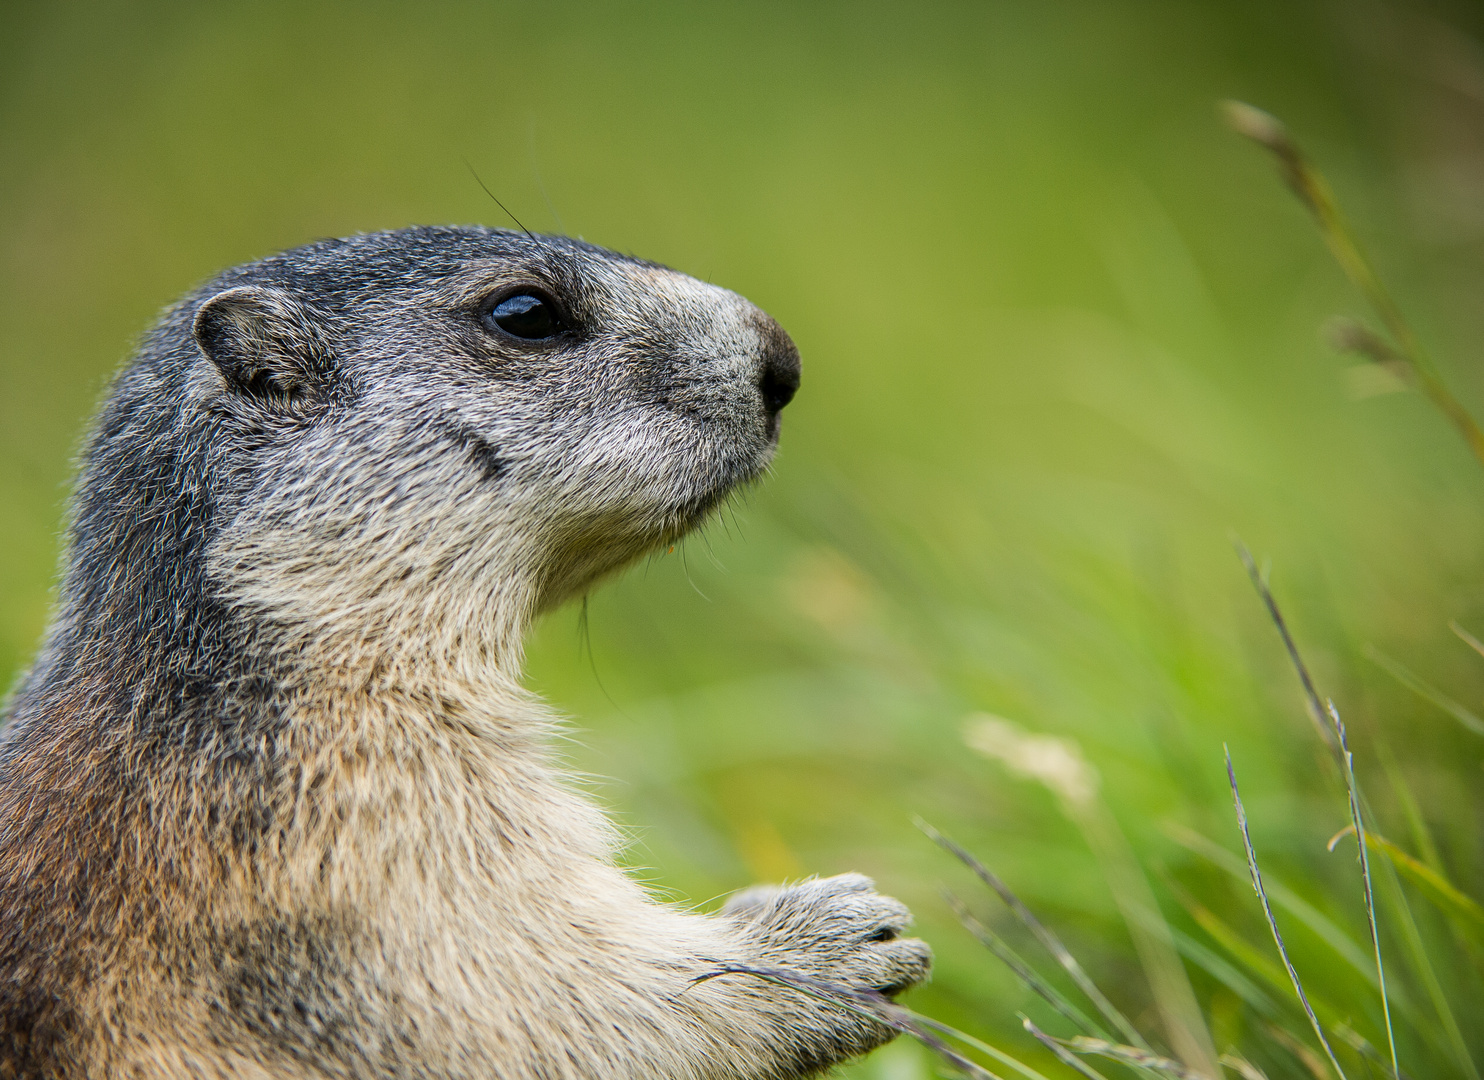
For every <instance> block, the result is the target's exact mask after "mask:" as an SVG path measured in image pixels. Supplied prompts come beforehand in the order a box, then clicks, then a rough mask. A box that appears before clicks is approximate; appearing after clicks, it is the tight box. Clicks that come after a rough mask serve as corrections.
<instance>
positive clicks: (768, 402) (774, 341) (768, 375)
mask: <svg viewBox="0 0 1484 1080" xmlns="http://www.w3.org/2000/svg"><path fill="white" fill-rule="evenodd" d="M764 318H765V323H764V325H763V327H762V328H761V331H762V333H761V336H762V339H763V357H762V359H763V363H762V369H761V370H760V371H759V372H758V379H757V388H758V391H759V392H760V393H761V394H762V395H763V407H764V408H765V409H767V410H768V415H769V416H777V415H778V413H779V412H781V411H782V409H783V407H784V406H785V405H787V404H788V403H789V402H790V401H792V400H793V399H794V395H795V394H796V393H798V391H799V350H798V349H797V348H796V347H795V346H794V343H793V339H792V338H791V337H789V336H788V334H787V333H785V332H784V329H783V327H781V326H779V325H778V324H777V323H776V322H774V321H773V320H772V319H767V318H766V316H765V317H764Z"/></svg>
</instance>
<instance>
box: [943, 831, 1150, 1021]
mask: <svg viewBox="0 0 1484 1080" xmlns="http://www.w3.org/2000/svg"><path fill="white" fill-rule="evenodd" d="M914 821H915V822H916V825H917V827H918V828H919V829H921V830H922V831H923V833H924V834H926V836H927V838H928V839H929V840H931V841H932V842H933V843H935V844H937V845H938V846H939V847H941V848H942V849H943V850H944V851H946V852H948V853H949V854H950V855H952V856H953V857H954V858H956V859H957V860H958V861H959V862H961V863H963V864H964V865H965V866H967V867H968V868H969V869H970V870H971V871H973V873H974V875H975V876H976V877H977V878H979V880H980V881H982V882H984V884H986V885H988V886H989V888H990V889H991V890H992V891H993V892H994V893H995V895H996V896H998V897H999V898H1000V899H1001V900H1002V901H1004V903H1005V906H1006V907H1008V908H1009V909H1010V910H1011V911H1013V912H1014V913H1015V915H1016V917H1017V918H1019V919H1020V921H1021V922H1022V923H1024V924H1025V927H1026V929H1028V930H1029V931H1030V932H1031V933H1032V934H1034V935H1035V937H1036V940H1037V941H1039V942H1040V943H1041V944H1042V946H1043V947H1045V949H1046V951H1047V952H1049V953H1051V955H1052V956H1053V957H1054V958H1055V959H1056V962H1057V963H1058V964H1060V965H1061V966H1062V968H1063V969H1064V970H1065V971H1066V973H1067V974H1068V975H1070V976H1071V977H1072V981H1073V982H1075V983H1076V984H1077V987H1078V989H1080V990H1081V991H1082V992H1083V993H1084V994H1086V995H1087V998H1088V1000H1089V1001H1091V1002H1092V1003H1093V1005H1094V1006H1096V1007H1097V1010H1098V1012H1100V1013H1102V1014H1103V1017H1104V1019H1106V1020H1107V1021H1108V1023H1110V1024H1112V1025H1113V1026H1114V1027H1115V1028H1117V1029H1118V1032H1119V1033H1120V1034H1121V1035H1122V1036H1123V1037H1124V1038H1125V1039H1126V1040H1128V1042H1129V1043H1131V1044H1132V1045H1134V1046H1137V1047H1139V1048H1140V1049H1141V1050H1147V1049H1149V1044H1148V1043H1147V1042H1145V1041H1144V1037H1143V1036H1142V1035H1140V1034H1139V1031H1138V1029H1137V1028H1135V1027H1134V1025H1133V1024H1131V1023H1129V1020H1128V1017H1126V1016H1124V1015H1123V1013H1121V1012H1119V1011H1118V1008H1117V1007H1116V1006H1115V1005H1114V1004H1113V1003H1112V1002H1111V1001H1109V1000H1108V998H1107V997H1106V996H1105V995H1104V994H1103V992H1102V991H1101V990H1099V989H1098V988H1097V985H1096V984H1095V983H1094V982H1093V981H1092V979H1091V978H1090V977H1089V976H1088V974H1087V972H1086V971H1084V970H1083V968H1082V965H1081V964H1079V963H1078V962H1077V958H1076V957H1075V956H1073V955H1072V953H1071V951H1070V950H1069V949H1068V948H1067V947H1066V946H1065V945H1063V944H1062V942H1061V939H1060V938H1058V937H1057V936H1056V935H1055V934H1054V933H1052V931H1051V929H1050V928H1049V927H1047V926H1046V924H1045V923H1043V922H1041V920H1040V919H1038V918H1036V916H1035V913H1034V912H1032V911H1031V909H1030V908H1028V907H1026V906H1025V904H1023V903H1022V902H1021V900H1020V898H1019V897H1018V896H1016V895H1015V894H1014V893H1013V892H1011V891H1010V887H1009V886H1008V885H1006V884H1005V883H1004V882H1003V881H1001V880H1000V879H999V878H998V877H997V876H996V875H995V874H993V873H992V872H991V871H990V870H989V868H988V867H987V866H985V865H984V864H983V863H981V862H980V861H979V860H978V859H976V858H974V856H973V855H971V854H969V852H968V851H966V850H964V848H962V847H960V846H959V845H958V844H957V843H955V842H954V841H953V840H951V839H949V838H948V837H946V836H944V835H943V834H942V833H940V832H939V831H938V830H937V829H935V828H933V827H932V826H931V825H929V824H928V823H927V822H926V821H923V820H922V819H921V818H916V819H914Z"/></svg>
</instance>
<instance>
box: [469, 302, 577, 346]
mask: <svg viewBox="0 0 1484 1080" xmlns="http://www.w3.org/2000/svg"><path fill="white" fill-rule="evenodd" d="M485 318H486V319H488V320H489V321H490V322H492V323H494V324H495V325H496V326H498V327H499V328H500V329H501V330H503V331H505V333H507V334H512V335H514V336H515V337H518V338H526V339H528V340H533V341H534V340H537V339H539V338H549V337H551V336H552V335H553V334H555V333H556V332H557V331H558V330H559V329H561V326H560V325H559V323H558V322H557V313H556V309H555V308H554V307H553V306H552V304H551V302H550V301H548V300H544V299H542V298H541V297H539V296H535V295H533V294H532V293H516V294H515V295H514V296H507V297H505V299H503V300H501V301H500V302H499V303H498V304H496V305H495V306H494V307H492V308H491V309H490V313H489V314H488V315H486V316H485Z"/></svg>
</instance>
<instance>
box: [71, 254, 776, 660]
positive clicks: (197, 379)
mask: <svg viewBox="0 0 1484 1080" xmlns="http://www.w3.org/2000/svg"><path fill="white" fill-rule="evenodd" d="M798 383H799V359H798V353H797V351H796V350H795V348H794V345H793V343H792V342H791V341H790V340H789V337H788V335H787V334H785V333H784V332H783V330H782V329H781V328H780V327H779V326H778V325H777V323H775V322H774V321H773V320H772V319H770V318H769V317H768V316H767V315H765V314H764V313H763V312H761V311H759V310H758V309H757V308H755V307H754V306H752V305H751V304H749V303H748V302H747V301H746V300H744V299H742V298H741V297H739V296H737V295H736V294H734V293H731V292H728V291H726V290H725V289H721V288H717V287H715V286H712V285H707V284H704V283H702V282H699V281H696V280H694V279H692V278H689V277H686V276H685V275H683V274H679V273H676V272H675V271H672V270H668V269H666V268H664V267H662V266H658V265H655V264H653V263H648V262H644V261H641V260H639V259H634V258H629V257H626V256H622V255H617V254H614V253H612V252H609V251H605V250H602V249H600V248H597V247H593V246H592V245H589V244H585V243H581V242H579V241H575V240H570V239H566V238H558V237H533V236H526V235H521V234H519V233H511V232H506V231H500V230H493V229H483V228H417V229H407V230H402V231H398V232H389V233H380V234H375V235H368V236H360V237H355V238H352V239H349V240H338V241H324V242H321V243H318V244H314V245H311V246H309V247H306V248H301V249H298V250H296V251H291V252H287V253H285V254H283V255H279V256H275V257H273V258H270V259H266V260H264V261H262V262H258V263H254V264H250V265H247V266H244V267H240V268H238V269H236V270H232V271H229V272H227V273H226V274H223V275H222V276H221V277H219V278H218V279H216V280H215V281H213V282H211V283H209V284H208V285H207V286H205V287H204V288H202V289H201V290H199V291H198V292H197V293H195V294H193V295H192V296H190V297H188V298H186V300H185V301H183V302H182V303H181V304H180V305H178V307H177V308H176V309H174V311H173V312H172V313H171V314H170V315H168V316H167V317H166V319H165V320H164V322H163V323H162V324H161V326H160V327H159V328H158V329H157V330H156V331H155V333H154V335H153V336H152V337H151V339H149V340H148V341H146V344H145V347H144V350H143V351H142V354H141V358H140V360H139V361H138V362H137V363H136V364H135V365H134V366H133V367H132V368H130V369H128V370H126V371H125V373H124V375H123V376H121V378H120V380H119V383H118V385H117V386H116V388H115V391H114V394H113V397H112V399H111V400H110V402H109V403H108V404H107V405H106V406H105V409H104V412H103V414H102V417H101V418H100V422H99V428H98V431H97V432H96V433H95V435H94V438H93V441H92V444H91V445H90V447H89V450H88V453H87V456H86V461H85V471H84V475H83V480H82V485H81V487H80V490H79V494H78V507H77V512H76V522H77V524H76V527H75V529H74V532H75V536H74V545H73V549H74V550H73V569H74V571H76V570H78V569H79V567H78V562H79V560H80V559H86V558H88V557H89V554H90V552H89V548H90V547H96V546H97V545H96V544H90V543H89V541H92V540H95V539H100V538H101V532H112V534H113V535H114V536H115V538H121V537H120V533H119V530H128V529H129V528H130V527H131V524H141V523H140V522H138V520H137V519H138V518H139V517H140V515H143V516H145V517H154V518H156V519H158V518H159V516H160V510H161V505H160V503H159V502H158V501H156V502H155V504H154V506H153V508H152V510H148V509H145V508H143V507H142V506H141V505H139V503H140V498H143V496H137V495H135V496H132V497H131V496H130V495H129V494H127V493H130V492H132V491H133V489H134V487H135V481H134V480H132V479H131V476H133V475H138V474H140V473H143V474H147V475H148V476H149V477H151V478H152V480H154V481H159V482H162V483H163V484H164V486H166V487H168V488H171V489H173V493H172V494H168V495H167V494H166V493H165V492H160V494H161V495H164V496H165V498H166V500H167V501H170V500H173V502H174V503H175V504H176V505H183V504H184V503H188V504H189V506H188V508H187V509H185V510H182V511H181V512H180V513H178V514H175V515H174V520H175V522H176V529H177V531H178V530H179V529H182V528H184V529H190V528H196V527H199V528H198V531H199V535H198V536H193V537H191V538H189V540H188V541H187V540H186V539H184V538H181V539H178V540H177V541H176V542H175V543H174V548H175V550H176V552H177V553H180V552H183V551H186V550H188V549H189V550H190V551H193V552H195V553H196V554H197V555H198V556H199V559H200V563H201V567H200V569H201V574H200V587H201V588H202V589H203V591H204V592H205V593H206V594H209V595H210V596H211V597H213V598H216V599H219V600H221V601H223V602H224V603H225V604H226V606H227V608H228V609H229V610H231V609H236V610H239V611H243V612H247V613H250V614H251V616H252V617H253V618H254V619H256V620H257V622H258V623H259V624H261V625H262V626H263V627H268V628H271V634H270V635H269V636H274V635H276V639H277V643H278V645H280V646H281V647H282V648H284V649H286V650H289V651H300V650H303V649H305V648H310V647H313V649H312V651H313V652H314V653H315V654H316V656H317V660H316V662H318V663H325V662H344V663H350V664H357V661H358V659H359V660H362V661H364V660H366V659H369V658H370V656H371V655H372V654H385V653H395V654H400V653H408V652H420V653H422V654H427V655H435V656H439V657H443V658H446V659H448V660H451V661H453V662H455V663H458V664H461V665H462V664H465V663H469V662H474V660H475V659H476V657H474V656H473V655H471V654H478V656H479V657H483V658H484V659H489V658H490V654H491V653H492V652H493V653H495V654H503V652H504V651H506V650H509V649H511V648H512V647H514V648H515V649H516V650H517V651H518V645H516V644H515V642H514V641H512V640H511V639H512V635H514V637H515V638H518V636H519V634H520V632H521V629H522V628H523V626H524V625H525V622H526V621H528V620H529V618H530V616H531V615H532V614H534V613H535V612H537V611H539V610H541V609H543V608H545V607H549V606H551V605H552V604H554V603H557V602H559V601H560V600H562V599H564V598H565V597H567V596H570V595H572V594H573V593H574V592H577V591H580V590H582V589H584V588H585V587H587V586H588V585H589V584H590V583H592V582H593V581H594V580H595V579H596V578H598V577H599V576H601V575H602V574H604V573H606V572H608V571H610V570H612V569H614V568H616V567H618V566H621V565H623V564H625V563H627V562H629V561H630V560H632V559H634V558H635V557H637V556H639V555H641V554H643V553H645V552H646V551H649V550H652V549H654V548H655V547H657V546H659V545H666V544H669V543H672V542H673V541H674V540H675V539H676V538H678V537H679V536H681V535H682V534H683V533H685V532H686V531H687V530H688V529H690V528H692V527H694V526H695V525H696V524H697V523H698V522H700V521H701V520H702V518H703V517H704V516H705V515H706V513H707V512H708V511H709V510H710V509H712V508H713V507H715V506H716V505H717V503H718V502H719V501H721V500H722V499H723V498H724V497H725V496H726V495H727V494H728V493H729V492H730V491H732V490H733V489H735V488H736V487H737V485H739V484H742V483H744V482H746V481H749V480H751V479H753V478H755V477H757V476H758V475H759V474H760V472H761V471H762V470H763V469H764V468H765V467H766V466H767V464H768V462H769V460H770V458H771V456H772V453H773V449H774V446H775V445H776V442H777V438H778V414H779V411H780V410H781V409H782V408H783V407H784V406H785V405H786V404H787V403H788V402H789V400H790V398H791V397H792V396H793V394H794V391H795V390H796V389H797V387H798ZM181 444H189V447H193V448H194V449H190V448H188V447H186V446H182V445H181ZM171 472H173V473H174V474H175V475H174V478H173V480H172V479H171V477H170V476H169V475H162V474H168V473H171ZM121 495H122V496H125V498H124V499H123V503H124V504H134V506H133V509H132V511H131V509H130V506H129V505H121V504H120V502H119V499H118V498H117V497H118V496H121ZM111 497H112V501H111V502H110V498H111ZM131 512H132V514H133V517H134V519H135V520H134V521H133V522H132V523H131V521H130V520H129V517H130V514H131ZM93 517H107V518H109V519H111V521H112V525H111V526H110V527H109V528H108V529H106V530H101V531H100V530H99V529H97V528H94V527H93V525H92V524H90V518H93ZM164 545H165V548H167V549H168V548H170V547H171V541H170V540H169V539H168V538H166V539H165V541H164ZM119 546H123V547H125V548H129V549H132V550H133V551H136V552H139V553H140V557H142V558H148V557H150V556H149V555H147V554H146V553H145V551H144V548H145V547H146V546H147V545H142V544H141V543H139V542H137V541H136V542H134V543H129V544H124V545H117V544H116V545H115V547H116V548H117V547H119ZM154 549H155V550H154V557H156V558H164V557H166V552H165V551H162V550H160V545H159V544H158V543H157V544H155V545H154ZM92 554H93V555H94V556H96V557H97V558H104V559H115V560H117V559H119V558H120V557H123V552H120V551H118V550H114V551H112V552H109V551H106V550H97V551H94V552H92ZM176 599H177V601H178V599H179V598H178V597H177V598H176ZM326 650H329V653H328V654H327V653H326ZM327 656H329V657H330V659H329V660H328V661H327ZM376 662H377V663H378V664H379V665H382V666H384V665H385V664H386V663H388V662H392V663H395V662H396V661H395V660H394V659H389V657H388V656H386V655H379V656H377V657H376Z"/></svg>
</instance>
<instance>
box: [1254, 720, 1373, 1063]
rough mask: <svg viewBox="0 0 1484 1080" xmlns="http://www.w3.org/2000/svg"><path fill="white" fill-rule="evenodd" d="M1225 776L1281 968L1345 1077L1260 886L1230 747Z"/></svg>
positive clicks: (1266, 896) (1264, 916)
mask: <svg viewBox="0 0 1484 1080" xmlns="http://www.w3.org/2000/svg"><path fill="white" fill-rule="evenodd" d="M1226 777H1227V780H1228V781H1229V782H1230V783H1231V789H1232V802H1233V803H1234V804H1235V806H1236V810H1237V828H1238V829H1240V830H1241V833H1242V847H1243V848H1245V849H1246V851H1247V871H1248V873H1249V874H1250V875H1251V877H1252V887H1253V889H1255V890H1256V891H1257V898H1258V900H1260V901H1261V902H1262V914H1263V918H1265V919H1267V922H1268V929H1269V930H1270V931H1272V934H1273V942H1274V944H1276V945H1277V946H1278V955H1279V956H1281V957H1282V958H1283V967H1284V968H1285V969H1286V970H1287V972H1288V978H1289V980H1290V981H1291V982H1292V983H1293V990H1294V993H1296V994H1297V995H1298V999H1299V1004H1300V1005H1302V1006H1303V1007H1304V1014H1305V1015H1306V1016H1308V1018H1309V1023H1310V1024H1311V1025H1312V1026H1313V1028H1314V1034H1315V1035H1316V1036H1317V1037H1318V1038H1319V1044H1320V1045H1321V1046H1323V1047H1324V1052H1325V1053H1326V1054H1327V1055H1329V1061H1330V1064H1331V1065H1333V1066H1334V1069H1335V1074H1336V1075H1337V1076H1339V1077H1340V1080H1346V1077H1345V1070H1344V1069H1342V1068H1340V1061H1339V1059H1338V1058H1337V1057H1335V1052H1334V1050H1333V1049H1332V1048H1331V1047H1330V1045H1329V1040H1328V1039H1326V1038H1325V1037H1324V1028H1323V1027H1321V1026H1320V1023H1319V1017H1317V1016H1315V1015H1314V1008H1313V1006H1311V1005H1310V1004H1309V998H1308V995H1306V994H1305V993H1304V984H1303V982H1302V981H1300V979H1299V975H1298V971H1297V970H1295V969H1294V966H1293V961H1292V960H1290V959H1289V958H1288V949H1287V948H1286V947H1285V946H1284V944H1283V934H1282V933H1281V932H1280V931H1279V930H1278V920H1277V919H1275V918H1274V917H1273V907H1272V905H1271V904H1269V903H1268V894H1267V891H1266V890H1265V889H1264V888H1263V886H1262V871H1261V870H1259V869H1258V868H1257V852H1256V851H1255V850H1254V849H1253V847H1252V835H1251V833H1250V832H1249V831H1248V828H1247V808H1246V807H1244V806H1243V805H1242V794H1241V792H1240V791H1238V790H1237V770H1236V766H1234V765H1233V764H1232V755H1231V750H1230V749H1227V750H1226Z"/></svg>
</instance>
